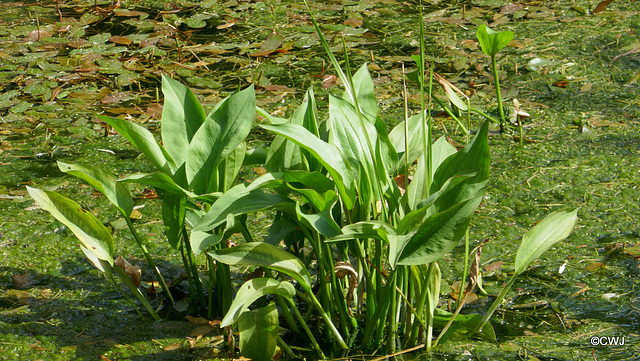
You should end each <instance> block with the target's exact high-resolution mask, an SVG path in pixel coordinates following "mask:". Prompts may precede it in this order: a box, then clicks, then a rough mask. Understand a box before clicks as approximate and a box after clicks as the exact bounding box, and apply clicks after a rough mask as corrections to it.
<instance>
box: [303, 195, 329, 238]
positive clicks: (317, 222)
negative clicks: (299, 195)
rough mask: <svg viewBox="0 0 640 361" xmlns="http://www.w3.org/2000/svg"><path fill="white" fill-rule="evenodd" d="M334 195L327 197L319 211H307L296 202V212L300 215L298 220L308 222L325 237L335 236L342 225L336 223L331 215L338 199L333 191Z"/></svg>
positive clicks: (308, 224)
mask: <svg viewBox="0 0 640 361" xmlns="http://www.w3.org/2000/svg"><path fill="white" fill-rule="evenodd" d="M333 195H334V197H327V199H325V201H326V203H325V204H324V205H323V208H324V209H322V210H321V211H319V212H318V213H309V214H307V213H305V212H303V211H302V209H301V208H300V204H299V203H297V204H296V214H297V215H298V220H299V221H301V222H303V223H306V224H307V226H311V228H313V229H315V230H316V231H318V232H319V233H320V234H322V235H323V236H325V237H333V236H336V235H338V234H340V226H338V224H337V223H336V221H335V220H334V219H333V217H332V216H331V208H332V206H333V204H335V202H336V201H337V200H338V197H337V196H335V195H336V194H335V193H333Z"/></svg>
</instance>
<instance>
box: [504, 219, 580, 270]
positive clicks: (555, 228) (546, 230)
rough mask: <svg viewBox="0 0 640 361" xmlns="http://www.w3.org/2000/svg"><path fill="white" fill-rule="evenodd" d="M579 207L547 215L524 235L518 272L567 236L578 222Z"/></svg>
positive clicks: (519, 252)
mask: <svg viewBox="0 0 640 361" xmlns="http://www.w3.org/2000/svg"><path fill="white" fill-rule="evenodd" d="M578 210H579V208H572V209H565V210H560V211H555V212H553V213H551V214H549V215H548V216H546V217H545V218H544V219H543V220H542V221H540V223H538V224H537V225H536V226H535V227H533V228H531V229H530V230H529V231H528V232H527V233H526V234H525V235H524V237H522V243H521V244H520V247H519V248H518V253H517V254H516V269H515V273H516V274H521V273H522V272H524V271H525V270H526V269H527V267H529V265H530V264H531V262H533V261H535V260H536V259H538V257H540V256H541V255H542V254H543V253H544V252H546V251H547V250H548V249H549V248H550V247H551V246H553V245H554V244H555V243H557V242H560V241H562V240H563V239H565V238H567V237H568V236H569V234H571V231H572V230H573V227H574V226H575V224H576V222H578Z"/></svg>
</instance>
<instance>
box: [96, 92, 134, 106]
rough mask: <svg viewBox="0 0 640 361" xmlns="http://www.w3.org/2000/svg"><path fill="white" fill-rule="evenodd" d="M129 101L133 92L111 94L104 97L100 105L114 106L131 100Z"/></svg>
mask: <svg viewBox="0 0 640 361" xmlns="http://www.w3.org/2000/svg"><path fill="white" fill-rule="evenodd" d="M129 99H131V92H130V91H125V92H115V93H111V94H109V95H107V96H105V97H103V98H102V99H101V100H100V103H102V104H113V103H119V102H121V101H124V100H129Z"/></svg>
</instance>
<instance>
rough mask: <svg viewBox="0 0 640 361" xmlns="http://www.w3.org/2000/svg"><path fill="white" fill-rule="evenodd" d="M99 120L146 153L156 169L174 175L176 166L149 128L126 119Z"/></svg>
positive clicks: (103, 117) (101, 116)
mask: <svg viewBox="0 0 640 361" xmlns="http://www.w3.org/2000/svg"><path fill="white" fill-rule="evenodd" d="M98 118H100V119H102V120H103V121H104V122H105V123H107V124H109V125H110V126H111V127H113V129H115V130H116V131H117V132H118V133H120V135H122V136H123V137H125V139H127V140H128V141H129V142H131V144H133V145H134V146H135V147H136V148H138V150H139V151H141V152H142V153H144V155H145V156H147V158H149V160H150V161H151V163H153V165H155V166H156V168H157V169H158V170H159V171H161V172H164V173H167V174H173V172H174V171H175V169H176V166H175V165H174V163H173V160H172V158H171V157H170V156H169V154H168V153H167V152H166V151H165V150H164V148H163V147H162V146H160V144H158V141H156V138H154V137H153V134H151V132H150V131H149V130H147V128H145V127H143V126H140V125H138V124H135V123H131V122H128V121H126V120H124V119H119V118H112V117H107V116H104V115H98Z"/></svg>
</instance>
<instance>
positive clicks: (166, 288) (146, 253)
mask: <svg viewBox="0 0 640 361" xmlns="http://www.w3.org/2000/svg"><path fill="white" fill-rule="evenodd" d="M124 219H125V221H127V226H129V230H130V231H131V234H132V235H133V239H135V240H136V243H138V247H140V250H142V254H144V257H145V258H146V259H147V263H149V266H151V267H152V268H153V271H154V273H155V274H156V278H157V279H158V282H160V286H161V287H162V291H163V292H164V293H165V294H166V295H167V296H169V299H170V300H171V303H174V302H175V301H174V300H173V295H171V291H169V286H167V283H166V282H165V281H164V278H163V277H162V274H161V273H160V270H159V269H158V266H156V264H155V262H154V261H153V258H151V255H150V254H149V251H148V250H147V247H145V245H144V243H142V239H141V238H140V236H139V235H138V231H136V229H135V228H134V227H133V222H132V221H131V218H129V216H127V215H126V214H125V215H124Z"/></svg>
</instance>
